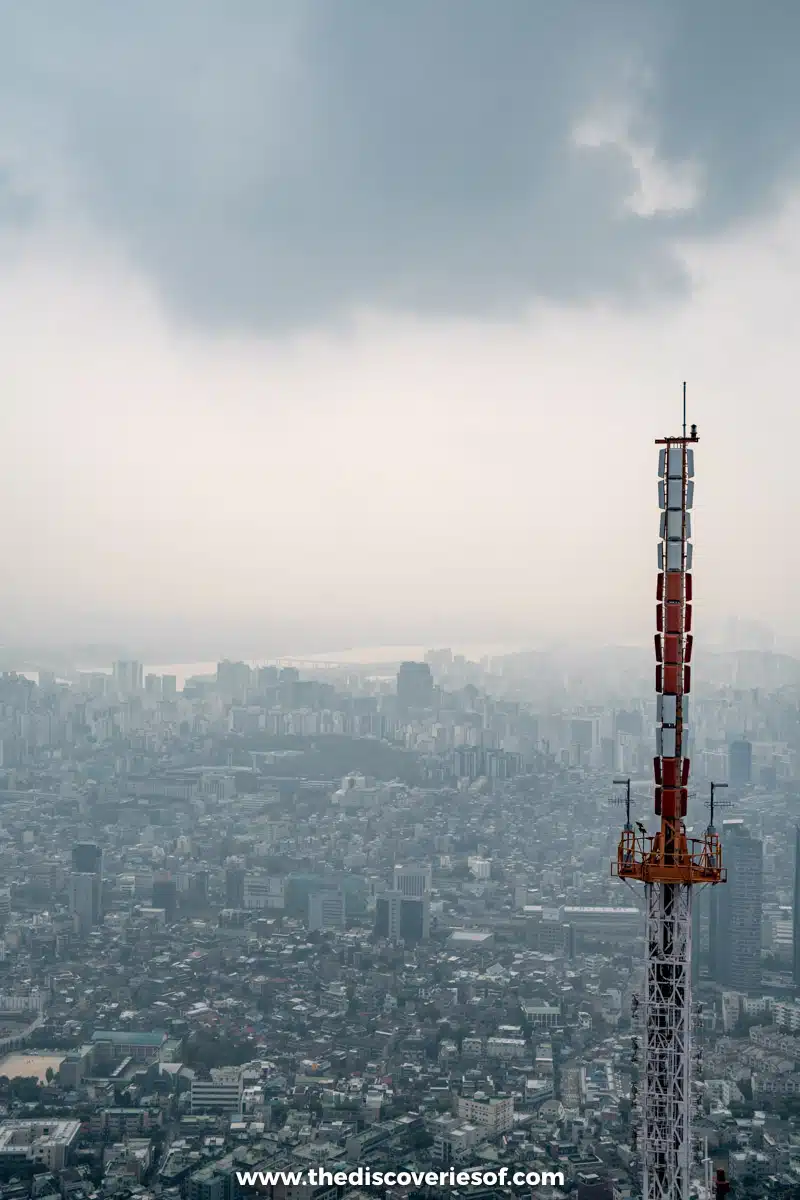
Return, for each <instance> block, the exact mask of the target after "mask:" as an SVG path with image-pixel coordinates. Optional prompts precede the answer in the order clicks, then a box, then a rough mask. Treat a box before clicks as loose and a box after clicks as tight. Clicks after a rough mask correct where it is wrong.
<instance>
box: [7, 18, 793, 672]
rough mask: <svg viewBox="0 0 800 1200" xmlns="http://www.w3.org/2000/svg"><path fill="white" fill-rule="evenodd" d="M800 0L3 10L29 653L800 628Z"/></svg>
mask: <svg viewBox="0 0 800 1200" xmlns="http://www.w3.org/2000/svg"><path fill="white" fill-rule="evenodd" d="M799 57H800V4H798V3H797V2H796V0H765V2H764V3H761V4H757V3H756V2H755V0H750V2H747V3H745V2H743V0H724V2H723V0H704V2H703V3H702V4H697V3H696V2H690V0H650V2H649V3H647V4H642V3H641V2H640V0H630V2H628V3H626V2H624V0H582V2H581V0H574V2H573V0H558V3H553V2H549V0H309V2H307V0H286V2H281V0H270V3H264V0H230V2H229V3H222V2H221V0H216V2H215V3H207V2H204V0H169V2H168V3H165V2H164V0H140V2H139V3H137V4H135V5H132V4H130V5H122V4H109V3H107V0H78V3H76V4H72V5H65V4H63V3H61V2H60V0H50V2H48V0H39V2H38V3H36V4H32V3H30V0H17V2H14V0H10V2H9V3H6V4H4V5H2V6H0V114H2V119H1V120H0V445H2V451H3V458H2V464H3V466H2V471H0V503H2V505H3V511H4V513H5V514H6V516H5V520H4V521H3V523H2V539H3V543H2V544H3V551H4V555H3V563H4V568H5V569H4V572H3V575H4V581H3V588H2V590H0V622H2V634H0V640H2V641H4V642H6V643H8V642H13V641H15V640H18V639H25V640H28V641H31V640H38V641H53V640H58V639H70V640H93V641H99V640H103V639H115V640H117V641H122V642H125V643H127V644H128V645H130V646H131V647H132V648H138V647H141V648H142V650H143V651H144V650H145V649H150V648H152V649H153V650H155V649H156V648H157V649H158V650H159V651H161V650H163V651H165V652H167V651H169V650H170V649H171V648H172V647H174V649H175V653H176V654H183V653H189V652H192V653H194V652H197V653H201V654H206V653H207V654H209V655H212V656H213V655H214V654H215V653H220V654H222V653H225V652H226V651H230V652H236V653H245V652H247V651H248V650H249V651H250V652H251V653H253V654H256V653H261V652H266V651H270V650H275V651H283V652H298V653H299V652H308V651H312V650H316V651H322V650H325V649H337V648H339V647H341V646H344V645H348V644H349V645H354V644H355V645H369V644H376V643H379V642H399V643H410V642H416V641H420V642H425V641H431V642H441V641H450V642H459V641H461V642H470V643H479V642H481V641H486V642H504V643H516V642H519V643H520V644H526V643H527V644H535V643H537V642H540V641H542V640H543V639H545V638H547V637H550V636H572V635H574V636H576V637H581V638H584V639H585V638H588V639H591V640H597V641H603V642H613V641H617V640H621V641H626V642H636V641H639V640H640V639H641V640H642V641H644V642H646V641H647V640H648V639H649V636H650V631H651V628H652V624H653V618H654V587H655V569H656V539H657V529H658V512H657V507H656V486H655V471H656V458H655V448H654V446H653V440H654V438H655V437H657V436H662V435H664V434H667V433H674V432H677V431H678V427H679V424H680V392H681V384H682V381H683V380H684V379H686V380H688V384H689V400H690V404H689V417H690V420H692V421H696V422H697V424H698V426H699V430H700V436H701V443H700V447H699V449H698V454H697V471H698V474H697V492H696V496H697V516H696V522H695V527H696V552H695V553H696V596H697V619H698V620H697V626H698V628H697V632H698V637H700V636H701V635H702V630H703V622H705V624H706V628H707V629H708V630H709V631H711V629H712V628H714V629H716V627H717V626H718V624H719V622H720V621H721V620H722V619H723V618H724V617H726V616H728V615H729V614H738V615H739V616H742V617H747V618H756V619H759V620H762V621H766V622H768V623H770V624H773V625H774V626H775V627H776V628H777V629H778V630H779V631H781V632H783V633H786V634H792V635H795V636H798V635H800V615H798V614H800V565H798V562H799V558H798V554H797V551H796V541H797V534H796V531H797V523H798V515H799V514H798V500H797V494H798V493H797V486H796V479H797V476H798V467H797V451H796V447H797V444H798V435H800V418H798V411H799V406H798V403H797V395H796V392H797V379H798V377H800V338H798V312H800V304H799V303H798V302H799V301H800V162H798V153H799V152H800V128H799V127H800V71H798V69H797V63H798V60H799Z"/></svg>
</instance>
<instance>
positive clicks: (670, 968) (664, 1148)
mask: <svg viewBox="0 0 800 1200" xmlns="http://www.w3.org/2000/svg"><path fill="white" fill-rule="evenodd" d="M645 895H646V903H647V914H646V922H647V923H646V930H645V948H646V949H645V953H646V976H645V994H644V997H643V1012H642V1022H643V1035H644V1047H645V1064H646V1067H645V1073H644V1079H643V1081H642V1087H641V1092H640V1095H641V1106H642V1127H643V1128H642V1132H643V1135H644V1138H643V1158H644V1161H643V1168H644V1172H643V1190H644V1200H688V1196H689V1165H690V1161H691V1104H692V1095H691V1012H692V1007H691V986H692V944H691V941H692V920H691V917H692V887H691V885H689V884H673V883H648V884H646V888H645Z"/></svg>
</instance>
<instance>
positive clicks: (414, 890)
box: [394, 863, 433, 896]
mask: <svg viewBox="0 0 800 1200" xmlns="http://www.w3.org/2000/svg"><path fill="white" fill-rule="evenodd" d="M432 887H433V870H432V868H431V866H430V864H429V863H405V864H400V863H398V864H397V866H396V867H395V869H394V890H395V891H396V892H401V893H402V894H403V895H404V896H424V895H426V893H428V892H430V890H431V888H432Z"/></svg>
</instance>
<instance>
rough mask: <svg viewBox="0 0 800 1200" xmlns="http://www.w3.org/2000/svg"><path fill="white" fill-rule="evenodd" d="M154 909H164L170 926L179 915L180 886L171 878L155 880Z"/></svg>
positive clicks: (152, 901) (165, 917) (153, 892)
mask: <svg viewBox="0 0 800 1200" xmlns="http://www.w3.org/2000/svg"><path fill="white" fill-rule="evenodd" d="M151 903H152V905H153V908H163V910H164V919H165V921H166V922H167V924H168V925H169V924H170V923H171V922H172V921H174V920H175V918H176V916H177V915H178V885H177V884H176V882H175V880H174V879H170V878H169V876H167V877H166V878H161V879H154V880H153V890H152V900H151Z"/></svg>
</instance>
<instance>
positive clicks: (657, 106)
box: [0, 0, 800, 329]
mask: <svg viewBox="0 0 800 1200" xmlns="http://www.w3.org/2000/svg"><path fill="white" fill-rule="evenodd" d="M799 55H800V4H798V3H797V0H769V2H768V3H765V4H757V3H756V2H755V0H725V2H723V0H703V3H700V4H698V3H696V0H652V2H651V3H648V4H646V5H643V4H641V2H640V0H630V2H627V3H626V2H623V0H604V2H603V3H599V2H598V0H558V2H557V3H553V2H549V0H499V2H492V0H335V2H334V0H283V2H281V0H270V3H264V0H233V2H232V3H229V4H223V3H219V2H215V3H205V2H202V0H169V3H163V2H162V0H143V2H141V3H138V4H136V5H133V4H127V5H123V4H108V3H107V0H102V2H100V0H82V2H81V3H80V4H79V5H64V4H62V3H60V2H59V0H51V2H50V3H44V2H42V3H38V4H31V3H29V2H28V0H19V2H18V3H16V4H7V5H4V6H3V7H2V9H0V105H1V106H2V111H3V114H4V121H3V125H4V127H5V131H4V133H2V134H0V223H7V222H9V221H14V222H16V223H19V222H20V221H22V220H27V219H29V218H30V210H31V206H32V205H35V204H38V205H39V211H40V213H47V212H48V210H52V209H53V208H56V209H58V207H59V206H62V207H63V206H65V205H66V208H67V214H69V213H72V214H75V213H79V214H80V215H81V216H82V217H83V218H85V219H88V220H89V221H90V222H91V223H92V224H94V225H96V226H98V227H99V228H100V229H101V230H103V231H104V232H105V233H107V234H110V235H111V236H112V237H113V238H114V239H115V240H116V241H117V242H119V243H120V244H121V245H122V246H123V247H124V248H125V250H126V251H127V252H128V253H129V254H130V256H131V258H132V259H133V260H134V261H135V262H136V264H137V266H139V267H140V268H141V269H143V270H144V271H145V272H146V273H147V274H148V275H149V276H150V277H151V278H152V279H153V280H154V281H155V282H156V283H157V285H158V287H159V289H160V290H161V291H162V293H163V294H164V296H165V297H166V298H167V299H168V300H169V302H170V303H171V304H172V305H174V307H175V309H176V311H178V312H179V313H181V314H182V315H184V316H185V317H188V318H189V319H191V320H193V321H200V322H202V323H208V324H211V325H213V326H217V327H226V326H230V327H250V328H267V329H285V328H288V327H296V326H303V325H307V324H312V323H317V322H321V321H328V320H331V319H335V318H337V317H338V316H340V315H342V314H346V313H347V312H348V311H349V310H351V309H353V308H358V307H360V306H383V307H388V308H393V307H396V308H401V309H407V310H411V311H414V312H421V313H436V314H441V313H444V314H456V315H458V314H467V315H475V314H480V315H486V316H493V315H506V314H508V313H513V312H514V311H515V310H518V309H519V308H521V307H522V306H524V305H526V304H527V303H529V302H530V301H531V300H532V299H534V298H536V297H546V298H554V299H558V300H567V301H581V300H584V299H587V298H592V297H596V296H602V295H606V296H607V295H614V296H616V297H618V298H620V299H625V300H635V301H636V302H637V303H638V302H641V300H642V299H643V298H647V297H648V296H651V295H656V296H657V295H659V294H661V293H663V291H664V290H665V289H671V288H674V287H676V286H679V285H680V283H681V276H680V272H679V270H678V267H677V266H676V264H675V262H674V261H673V259H672V257H671V253H670V247H671V245H672V243H673V242H674V239H675V237H676V236H678V235H681V234H687V235H691V234H693V233H696V232H701V233H707V232H709V231H712V232H717V231H723V230H724V229H725V228H726V227H728V226H729V225H730V224H731V223H732V222H735V221H737V220H740V219H742V218H744V217H746V216H748V215H750V214H752V213H753V212H755V211H757V210H758V209H759V208H760V207H762V206H764V205H765V204H768V203H770V202H771V201H772V199H773V198H774V196H775V193H776V189H778V188H779V187H780V185H781V184H783V183H784V182H788V181H791V180H792V179H793V178H794V173H795V170H796V167H797V145H798V144H799V143H798V134H799V133H800V129H798V126H800V71H798V69H797V62H798V56H799ZM621 101H633V102H634V124H633V130H632V131H633V133H634V134H635V135H636V137H637V138H638V139H639V140H640V141H641V142H642V143H643V144H649V145H651V146H652V147H653V148H654V149H655V150H656V151H657V152H658V153H659V155H660V156H662V158H663V159H665V160H666V161H667V162H668V163H669V162H673V163H679V162H682V161H684V160H687V159H689V160H693V161H695V162H696V163H697V164H698V165H699V167H700V168H701V170H702V174H703V178H704V180H705V189H704V191H703V194H702V196H701V198H700V200H699V202H698V204H697V205H696V206H695V207H694V208H693V209H691V210H690V211H684V212H671V213H664V212H662V213H657V214H655V215H653V216H649V217H642V216H637V215H635V214H633V213H631V212H626V211H625V209H624V207H623V205H624V200H625V198H626V197H627V196H629V195H630V194H631V192H632V191H633V190H634V188H635V185H636V175H635V172H634V169H633V166H632V163H631V160H630V157H629V156H628V155H627V154H626V153H625V152H624V151H623V150H622V149H619V148H616V149H615V148H614V147H605V148H601V149H595V150H587V149H578V148H576V147H575V145H574V144H573V142H572V140H571V135H572V131H573V130H574V128H575V126H576V124H577V123H578V122H579V121H580V120H581V119H582V118H584V117H586V116H587V114H589V113H590V112H591V111H592V110H593V108H595V107H596V106H598V105H603V104H607V103H610V102H621ZM4 157H5V159H6V162H4V161H3V159H4ZM62 216H63V213H62Z"/></svg>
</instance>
